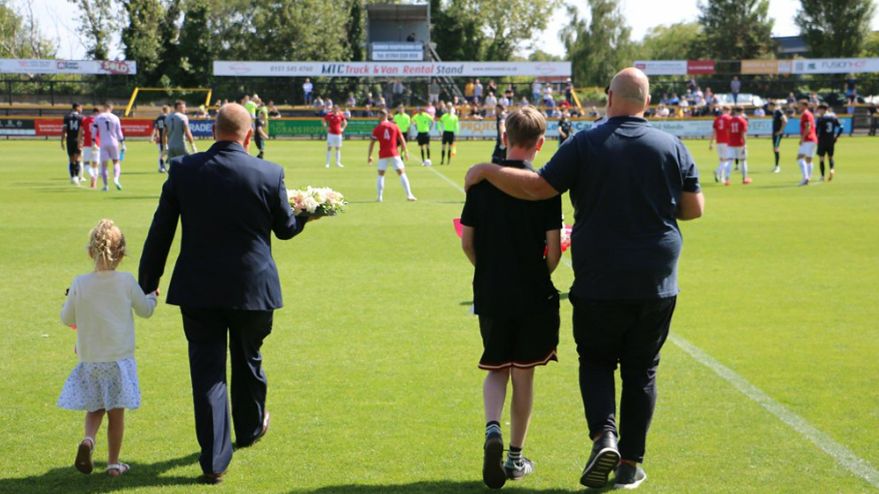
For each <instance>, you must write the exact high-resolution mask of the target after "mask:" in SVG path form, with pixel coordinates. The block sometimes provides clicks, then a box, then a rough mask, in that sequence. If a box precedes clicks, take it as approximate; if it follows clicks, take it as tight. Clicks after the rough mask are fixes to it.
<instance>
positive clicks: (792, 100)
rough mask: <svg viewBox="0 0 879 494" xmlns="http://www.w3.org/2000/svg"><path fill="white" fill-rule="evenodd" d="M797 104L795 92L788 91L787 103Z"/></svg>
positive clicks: (789, 104)
mask: <svg viewBox="0 0 879 494" xmlns="http://www.w3.org/2000/svg"><path fill="white" fill-rule="evenodd" d="M796 104H797V97H796V96H794V93H787V105H788V106H794V105H796Z"/></svg>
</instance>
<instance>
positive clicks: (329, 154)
mask: <svg viewBox="0 0 879 494" xmlns="http://www.w3.org/2000/svg"><path fill="white" fill-rule="evenodd" d="M330 156H332V151H330V150H329V149H327V163H326V165H327V166H330Z"/></svg>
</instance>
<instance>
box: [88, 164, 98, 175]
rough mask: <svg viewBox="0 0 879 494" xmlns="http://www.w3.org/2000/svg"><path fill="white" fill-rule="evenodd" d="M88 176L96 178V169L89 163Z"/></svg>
mask: <svg viewBox="0 0 879 494" xmlns="http://www.w3.org/2000/svg"><path fill="white" fill-rule="evenodd" d="M89 176H90V177H92V178H98V169H97V168H96V167H94V166H91V165H89Z"/></svg>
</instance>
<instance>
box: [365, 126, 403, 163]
mask: <svg viewBox="0 0 879 494" xmlns="http://www.w3.org/2000/svg"><path fill="white" fill-rule="evenodd" d="M372 138H373V139H375V140H377V141H378V157H379V159H385V158H393V157H394V156H400V152H399V151H398V150H397V146H399V145H400V141H402V140H403V134H402V133H401V132H400V128H399V127H397V124H395V123H394V122H389V121H387V120H385V121H384V122H382V123H380V124H378V125H377V126H376V127H375V128H374V129H372Z"/></svg>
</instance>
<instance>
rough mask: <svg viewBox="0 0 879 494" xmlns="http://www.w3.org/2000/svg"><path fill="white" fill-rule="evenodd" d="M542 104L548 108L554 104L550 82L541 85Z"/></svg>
mask: <svg viewBox="0 0 879 494" xmlns="http://www.w3.org/2000/svg"><path fill="white" fill-rule="evenodd" d="M543 106H548V107H550V108H552V107H553V106H555V99H554V98H553V96H552V84H549V83H547V84H546V85H545V86H543Z"/></svg>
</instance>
